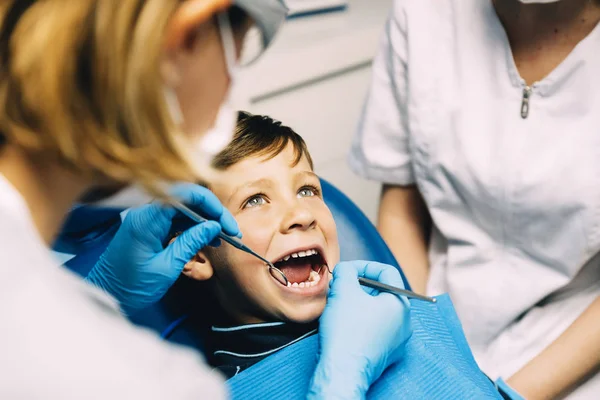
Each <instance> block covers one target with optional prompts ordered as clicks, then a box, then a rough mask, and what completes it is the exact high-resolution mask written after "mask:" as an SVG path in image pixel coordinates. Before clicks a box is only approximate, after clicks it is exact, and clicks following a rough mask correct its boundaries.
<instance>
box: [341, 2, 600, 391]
mask: <svg viewBox="0 0 600 400" xmlns="http://www.w3.org/2000/svg"><path fill="white" fill-rule="evenodd" d="M524 90H526V87H525V84H524V82H523V80H522V79H521V78H520V76H519V73H518V71H517V68H516V67H515V64H514V61H513V58H512V53H511V50H510V46H509V42H508V40H507V36H506V34H505V31H504V29H503V27H502V25H501V24H500V21H499V19H498V17H497V15H496V13H495V10H494V8H493V5H492V2H491V1H490V0H442V1H440V0H437V1H434V0H414V1H410V0H397V1H396V2H395V5H394V9H393V12H392V14H391V16H390V19H389V21H388V23H387V26H386V29H385V35H384V36H383V38H382V40H381V48H380V51H379V53H378V56H377V57H376V59H375V61H374V64H373V77H372V86H371V90H370V93H369V95H368V98H367V101H366V104H365V108H364V111H363V115H362V120H361V123H360V125H359V129H358V133H357V135H356V137H355V141H354V145H353V148H352V152H351V156H350V164H351V166H352V168H353V169H354V170H355V171H356V172H357V173H358V174H360V175H362V176H364V177H367V178H370V179H374V180H378V181H381V182H384V183H388V184H397V185H411V184H416V185H418V188H419V190H420V192H421V193H422V195H423V197H424V199H425V201H426V203H427V206H428V208H429V211H430V213H431V216H432V218H433V222H434V224H435V229H434V232H433V235H432V241H431V252H430V268H431V269H430V278H429V284H428V292H429V294H438V293H442V292H448V293H450V295H451V297H452V300H453V302H454V305H455V307H456V310H457V312H458V315H459V316H460V318H461V320H462V323H463V326H464V329H465V333H466V336H467V338H468V340H469V343H470V345H471V346H472V349H473V352H474V354H475V357H476V359H477V361H478V362H479V364H480V366H481V367H482V369H483V370H484V372H486V373H488V374H489V375H490V376H491V377H493V378H496V377H498V376H503V377H505V378H508V377H510V376H511V375H512V374H514V373H515V372H517V371H518V370H519V369H520V368H521V367H523V366H524V365H525V364H526V363H527V362H528V361H530V360H531V359H532V358H534V357H535V356H536V355H537V354H538V353H540V352H541V351H542V350H543V349H544V348H546V347H547V346H548V345H549V344H550V343H551V342H552V341H554V340H555V339H556V338H557V337H558V336H559V335H560V334H561V333H563V332H564V331H565V329H567V327H569V325H570V324H571V323H572V322H573V321H574V320H575V319H576V318H577V317H578V316H579V315H580V314H581V313H582V312H583V311H584V310H585V309H586V308H587V307H588V306H589V305H590V304H591V303H592V302H593V301H594V300H595V299H596V298H597V297H598V296H599V295H600V25H598V26H597V27H596V28H595V29H594V30H593V32H591V33H590V34H589V36H588V37H587V38H586V39H585V40H583V41H582V42H581V43H580V44H579V45H578V46H577V48H575V49H574V50H573V52H572V53H571V54H570V55H569V56H568V58H567V59H566V60H564V62H563V63H561V64H560V65H559V66H558V67H557V68H556V69H555V70H554V71H553V72H552V73H551V74H550V75H549V76H548V77H546V78H544V79H543V80H542V81H540V82H538V83H536V84H534V85H533V87H532V89H531V93H530V95H529V103H528V105H529V110H525V109H522V108H523V97H524V95H523V94H524ZM522 112H523V114H524V115H523V116H525V117H526V118H523V116H522ZM584 266H585V267H584ZM592 381H595V383H594V382H592ZM592 381H590V382H588V384H587V388H586V389H584V388H583V387H582V388H581V390H580V391H579V393H584V392H585V393H587V394H582V395H581V396H580V397H576V396H575V395H574V396H573V398H589V397H588V396H593V395H592V393H594V394H595V396H594V397H593V398H598V394H600V375H599V374H597V375H596V376H595V377H594V378H592ZM591 385H595V387H594V389H592V386H591Z"/></svg>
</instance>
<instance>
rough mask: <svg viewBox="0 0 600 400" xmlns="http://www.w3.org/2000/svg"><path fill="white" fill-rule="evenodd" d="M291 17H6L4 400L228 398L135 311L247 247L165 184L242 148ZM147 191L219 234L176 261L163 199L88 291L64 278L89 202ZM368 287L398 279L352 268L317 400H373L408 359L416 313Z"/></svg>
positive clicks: (169, 212)
mask: <svg viewBox="0 0 600 400" xmlns="http://www.w3.org/2000/svg"><path fill="white" fill-rule="evenodd" d="M285 12H286V10H285V8H284V7H283V5H282V3H281V2H279V1H277V0H239V1H235V2H234V4H231V3H230V2H229V1H226V0H186V1H179V0H130V1H112V0H89V1H72V2H68V4H66V3H65V2H64V1H62V0H37V1H35V0H29V1H25V0H15V1H3V2H2V3H1V5H0V21H1V22H0V23H1V25H0V107H1V108H2V112H0V321H2V323H1V329H0V354H1V357H0V398H7V399H8V398H10V399H13V398H27V399H36V398H44V399H47V398H53V399H57V398H60V399H71V398H72V399H83V398H85V399H92V398H94V399H95V398H98V399H100V398H102V399H105V398H143V399H165V398H174V399H175V398H190V399H192V398H194V399H195V398H210V399H221V398H224V397H226V391H225V386H224V385H223V382H222V378H221V377H219V376H217V374H216V373H213V372H211V371H210V370H209V369H208V368H207V367H206V366H205V365H204V364H203V362H202V360H201V358H200V357H199V355H198V354H195V353H194V352H193V351H191V350H186V349H183V348H180V347H175V346H171V345H169V344H166V343H164V342H161V341H160V340H159V339H158V337H157V335H155V334H152V333H150V332H148V331H147V330H142V329H139V328H136V327H134V326H132V325H131V324H130V323H129V322H128V321H127V320H126V319H125V318H124V317H123V315H122V313H121V312H124V313H130V312H134V311H135V310H137V309H141V308H143V307H145V306H147V305H149V304H151V303H153V302H155V301H158V300H159V299H160V298H161V297H162V296H163V295H164V294H165V292H166V291H167V290H168V288H169V287H170V286H171V285H172V284H173V283H174V281H175V280H176V279H177V277H178V276H179V275H180V273H181V270H182V269H183V267H184V265H185V263H186V262H187V261H188V260H190V259H191V258H192V256H193V255H194V254H196V253H197V252H198V251H199V250H200V249H202V248H203V247H205V246H206V245H209V244H212V245H217V243H216V242H215V239H216V238H217V234H218V232H219V231H220V230H221V229H222V230H224V231H225V232H226V233H228V234H230V235H238V234H239V229H238V226H237V223H236V222H235V220H234V219H233V217H232V216H231V215H230V214H229V213H228V212H227V211H226V210H225V209H224V208H223V206H222V205H221V204H220V203H219V201H218V200H217V198H216V197H215V196H214V195H212V194H211V193H210V192H209V191H208V190H206V189H204V188H202V187H199V186H196V185H193V184H185V183H180V184H177V185H165V184H166V183H169V182H193V181H197V180H198V179H199V178H201V177H203V176H205V175H204V174H207V173H209V170H208V167H207V166H208V164H209V163H210V160H211V156H212V154H214V153H215V152H218V151H219V150H220V149H221V148H222V147H223V146H224V145H226V144H227V142H228V141H229V139H230V136H231V135H232V134H233V127H234V124H235V117H236V111H237V110H235V109H233V108H232V107H231V106H230V104H231V103H230V102H229V98H230V97H231V96H232V95H233V94H234V93H235V92H234V90H233V88H232V85H233V83H235V79H234V78H235V71H236V69H237V68H238V67H240V66H243V65H245V63H246V61H251V60H254V59H255V58H256V56H258V55H260V54H261V53H262V51H263V50H264V49H265V48H266V47H267V45H268V44H269V43H270V41H271V39H272V37H273V35H274V34H275V32H276V31H277V29H278V27H279V25H280V24H281V23H282V21H283V20H284V18H285ZM255 39H258V40H255ZM220 104H222V106H221V107H220ZM134 183H135V184H138V185H140V186H142V187H144V188H145V189H146V190H148V191H149V192H150V193H152V194H153V195H156V196H159V197H161V196H162V197H163V198H168V196H174V197H177V198H179V199H180V200H182V201H184V202H185V203H187V204H188V205H190V206H191V207H193V208H196V209H197V210H199V211H201V212H202V213H203V214H205V215H207V216H208V217H210V218H211V219H212V220H211V221H209V222H206V223H203V224H200V225H198V226H195V227H193V228H191V229H189V230H188V231H186V232H184V233H183V234H181V235H180V236H179V237H178V239H177V240H176V241H175V242H174V243H172V244H171V245H169V246H168V247H167V248H166V249H165V248H163V243H164V241H165V239H166V237H167V235H168V231H169V228H170V225H171V219H172V218H173V217H174V216H175V214H176V212H175V210H174V209H173V208H171V207H169V206H167V205H166V204H168V203H167V202H166V201H155V202H153V203H151V204H147V205H144V206H141V207H138V208H134V209H132V210H131V211H130V212H129V214H128V215H127V217H126V218H125V220H124V221H123V224H122V226H121V228H120V230H119V231H118V232H117V234H116V235H115V238H114V239H113V241H112V242H111V244H110V246H109V249H110V251H107V252H106V253H105V255H104V256H103V257H101V259H100V261H99V262H98V263H97V264H96V266H95V267H94V268H93V269H92V271H91V272H90V274H89V275H88V277H87V278H86V280H87V281H88V282H87V283H86V282H84V281H82V280H80V279H78V278H76V277H75V276H74V275H72V274H71V273H70V272H68V271H66V270H65V269H63V268H60V267H59V266H58V264H57V263H56V262H55V260H53V259H52V258H51V253H50V252H49V250H48V246H49V245H50V244H51V243H52V241H53V238H54V236H55V235H56V233H57V232H58V230H59V228H60V226H61V223H62V221H63V219H64V217H65V215H66V214H67V213H68V212H69V210H70V209H71V207H72V206H73V205H74V203H76V202H78V201H81V202H97V201H100V200H103V201H106V200H107V199H109V198H111V196H112V195H113V194H115V193H118V192H119V191H121V190H122V189H123V188H125V187H127V186H129V185H131V184H134ZM361 275H365V276H367V277H370V278H375V279H377V277H380V279H381V280H382V281H383V282H386V281H387V282H389V283H391V284H397V283H398V282H397V281H396V280H399V279H400V277H399V274H398V272H397V271H395V270H394V269H393V267H390V266H385V265H370V266H369V267H368V268H367V266H366V263H360V262H353V263H348V264H346V265H345V266H344V267H343V268H336V273H335V276H334V279H333V281H332V287H331V293H332V295H331V296H330V297H331V300H332V301H330V302H329V305H328V306H327V308H326V310H325V313H324V316H323V318H322V320H321V324H322V327H323V328H322V331H323V332H322V333H320V334H319V338H320V346H321V352H320V354H321V357H320V359H319V363H318V366H317V371H316V373H315V376H314V378H313V381H312V386H311V393H313V394H314V395H315V397H316V398H321V397H322V396H324V397H328V398H331V397H330V396H331V395H332V394H335V395H336V396H337V395H339V396H341V397H345V398H353V397H359V398H360V397H364V394H365V393H366V390H367V389H368V387H369V385H370V384H371V383H372V382H373V381H374V380H375V379H377V378H378V377H379V375H380V374H381V373H382V372H383V370H384V369H385V367H386V366H387V365H389V364H390V363H392V362H395V361H397V360H398V359H399V358H400V357H401V356H402V352H403V344H404V341H405V340H406V338H407V337H408V335H409V334H410V326H409V324H407V318H408V308H407V306H406V305H405V303H403V302H402V301H400V300H399V299H397V298H395V297H390V296H387V295H380V296H368V295H367V294H366V293H365V292H363V291H362V289H361V288H360V286H359V285H358V282H357V276H361ZM90 283H91V284H90ZM99 288H100V289H99ZM101 289H102V290H101ZM106 293H108V294H110V295H112V296H108V295H107V294H106ZM361 296H362V297H364V296H368V300H365V301H362V302H357V301H354V300H355V299H360V298H361ZM115 299H116V300H117V301H118V303H119V304H118V305H117V303H116V302H115V301H114V300H115ZM361 307H362V308H361ZM373 308H375V309H377V310H379V312H378V313H373V312H371V310H372V309H373ZM354 325H356V326H379V327H381V329H373V330H369V331H365V332H353V330H352V329H351V327H352V326H354ZM340 338H343V340H339V339H340ZM340 343H345V344H346V345H348V344H349V343H351V347H352V349H353V351H352V352H348V351H347V348H345V347H344V346H342V345H340ZM349 353H352V354H349ZM333 360H335V362H334V361H333ZM342 370H343V372H344V373H342Z"/></svg>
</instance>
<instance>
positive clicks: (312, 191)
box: [298, 186, 319, 197]
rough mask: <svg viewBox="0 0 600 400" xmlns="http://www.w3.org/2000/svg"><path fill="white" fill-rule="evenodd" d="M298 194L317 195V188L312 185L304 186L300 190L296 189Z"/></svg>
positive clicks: (304, 195)
mask: <svg viewBox="0 0 600 400" xmlns="http://www.w3.org/2000/svg"><path fill="white" fill-rule="evenodd" d="M298 195H299V196H300V197H312V196H318V195H319V189H317V188H316V187H314V186H305V187H303V188H302V189H300V191H298Z"/></svg>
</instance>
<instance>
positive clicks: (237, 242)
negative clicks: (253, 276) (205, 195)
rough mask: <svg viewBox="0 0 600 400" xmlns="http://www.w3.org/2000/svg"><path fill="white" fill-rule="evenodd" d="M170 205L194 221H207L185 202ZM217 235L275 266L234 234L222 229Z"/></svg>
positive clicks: (175, 201) (271, 266)
mask: <svg viewBox="0 0 600 400" xmlns="http://www.w3.org/2000/svg"><path fill="white" fill-rule="evenodd" d="M172 205H173V207H175V208H176V209H177V210H179V211H180V212H181V213H182V214H184V215H185V216H186V217H188V218H189V219H191V220H192V221H194V222H197V223H199V224H200V223H202V222H206V221H207V219H206V218H204V217H201V216H200V215H198V213H196V212H195V211H192V210H191V209H190V208H189V207H188V206H186V205H185V204H183V203H181V202H179V201H177V200H173V201H172ZM218 236H219V239H221V240H224V241H226V242H227V243H229V244H230V245H232V246H233V247H235V248H237V249H240V250H242V251H245V252H246V253H248V254H252V255H253V256H254V257H256V258H258V259H260V260H261V261H262V262H264V263H265V264H267V266H268V267H269V268H275V266H274V265H273V264H272V263H271V262H270V261H269V260H267V259H266V258H263V257H262V256H260V255H259V254H258V253H256V252H255V251H254V250H252V249H251V248H250V247H248V246H246V245H245V244H244V243H242V241H241V240H240V239H238V238H236V237H234V236H229V235H227V234H226V233H223V231H221V232H219V235H218Z"/></svg>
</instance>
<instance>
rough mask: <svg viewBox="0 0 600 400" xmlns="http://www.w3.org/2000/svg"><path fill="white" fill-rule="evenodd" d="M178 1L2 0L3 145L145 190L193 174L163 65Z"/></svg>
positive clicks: (0, 131)
mask: <svg viewBox="0 0 600 400" xmlns="http://www.w3.org/2000/svg"><path fill="white" fill-rule="evenodd" d="M179 1H180V0H76V1H74V0H36V1H29V3H31V4H29V5H28V6H26V8H24V7H23V3H27V2H26V1H24V0H12V1H10V0H9V1H6V0H3V1H2V5H0V19H1V21H2V22H1V24H2V25H1V26H0V32H2V33H1V36H0V46H1V48H2V53H1V56H2V59H1V61H0V106H1V107H2V108H1V110H0V145H1V142H2V141H5V142H9V143H11V144H13V145H17V146H19V147H21V148H23V149H25V150H26V151H28V152H30V153H34V154H37V155H39V156H42V157H51V159H53V160H56V161H58V162H60V163H62V164H63V165H66V166H67V167H69V168H70V169H72V170H75V171H77V172H78V173H80V174H81V173H83V174H85V175H86V176H90V177H109V178H111V179H113V180H116V181H119V182H131V181H137V182H140V183H141V184H142V185H144V186H146V187H147V188H148V189H151V190H153V189H155V186H154V182H156V181H157V180H166V181H174V180H191V179H193V178H194V176H193V171H192V169H191V168H190V166H189V165H188V163H187V162H186V158H185V157H186V156H185V153H184V151H183V148H182V147H183V146H182V140H181V139H182V137H181V134H180V133H179V131H178V129H177V128H176V127H175V126H174V122H173V121H172V118H171V116H170V114H169V112H168V108H167V105H166V102H165V99H164V92H163V90H164V89H163V87H164V86H163V79H162V75H161V73H160V61H161V56H162V47H163V36H164V35H163V34H164V31H165V28H166V26H167V23H168V21H169V18H170V16H171V15H172V13H173V12H174V10H175V8H176V6H177V4H178V3H179ZM18 3H20V4H18ZM19 8H22V9H21V10H18V9H19ZM23 8H24V9H23ZM1 136H3V138H2V137H1ZM2 139H3V140H2ZM153 191H154V190H153Z"/></svg>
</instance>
